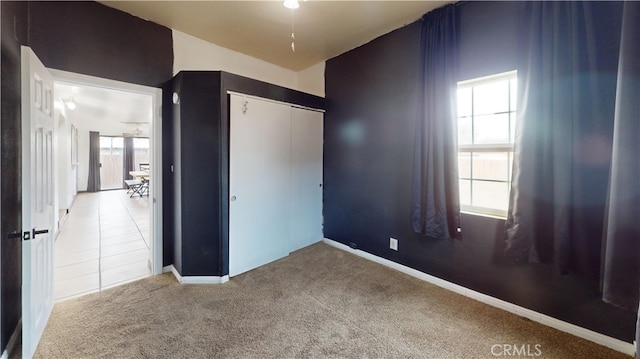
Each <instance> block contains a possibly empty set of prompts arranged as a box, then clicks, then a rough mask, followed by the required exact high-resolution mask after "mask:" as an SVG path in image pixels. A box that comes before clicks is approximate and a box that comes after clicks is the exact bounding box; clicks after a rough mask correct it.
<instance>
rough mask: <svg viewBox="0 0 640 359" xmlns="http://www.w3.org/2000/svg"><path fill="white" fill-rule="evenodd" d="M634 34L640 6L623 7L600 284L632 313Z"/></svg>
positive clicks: (639, 200) (638, 67)
mask: <svg viewBox="0 0 640 359" xmlns="http://www.w3.org/2000/svg"><path fill="white" fill-rule="evenodd" d="M639 29H640V2H627V3H625V4H624V10H623V15H622V31H621V40H620V60H619V67H618V83H617V85H618V86H617V90H616V105H615V118H614V132H613V152H612V157H611V159H612V164H611V179H610V185H609V189H610V190H609V202H608V212H607V218H606V220H607V222H606V224H607V227H606V231H605V235H604V245H603V252H604V253H603V266H602V279H601V280H602V289H603V299H604V301H606V302H608V303H611V304H614V305H617V306H620V307H623V308H626V309H629V310H634V309H637V308H638V301H639V300H640V224H639V220H640V157H639V156H640V30H639ZM639 333H640V331H637V332H636V334H639Z"/></svg>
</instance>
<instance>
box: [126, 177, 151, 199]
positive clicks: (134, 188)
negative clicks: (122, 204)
mask: <svg viewBox="0 0 640 359" xmlns="http://www.w3.org/2000/svg"><path fill="white" fill-rule="evenodd" d="M124 183H126V185H127V189H128V190H127V194H128V195H130V196H129V198H132V197H133V195H135V194H136V193H137V194H139V195H140V197H142V192H141V191H142V189H143V188H142V186H143V183H142V181H141V180H139V179H131V180H124ZM148 188H149V187H148V186H147V189H148ZM147 192H148V190H147Z"/></svg>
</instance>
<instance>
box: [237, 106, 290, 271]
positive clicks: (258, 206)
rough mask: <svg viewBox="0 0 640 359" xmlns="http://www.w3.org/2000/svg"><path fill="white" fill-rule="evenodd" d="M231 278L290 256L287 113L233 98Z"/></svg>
mask: <svg viewBox="0 0 640 359" xmlns="http://www.w3.org/2000/svg"><path fill="white" fill-rule="evenodd" d="M230 115H231V116H230V118H231V120H230V126H231V128H230V161H229V166H230V167H229V196H230V198H229V201H230V202H229V275H230V276H235V275H238V274H241V273H244V272H246V271H248V270H251V269H253V268H256V267H259V266H261V265H264V264H267V263H269V262H271V261H274V260H276V259H279V258H282V257H284V256H286V255H288V254H289V252H290V250H289V222H288V220H287V219H288V218H289V211H290V199H289V169H290V162H291V158H290V153H291V143H290V138H291V109H290V107H289V106H285V105H281V104H276V103H273V102H267V101H261V100H258V99H255V98H243V96H241V95H231V108H230Z"/></svg>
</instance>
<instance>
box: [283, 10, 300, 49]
mask: <svg viewBox="0 0 640 359" xmlns="http://www.w3.org/2000/svg"><path fill="white" fill-rule="evenodd" d="M284 7H286V8H287V9H291V51H293V52H296V35H295V32H294V27H293V24H294V21H293V13H294V12H293V10H295V9H297V8H299V7H300V4H299V3H298V0H284Z"/></svg>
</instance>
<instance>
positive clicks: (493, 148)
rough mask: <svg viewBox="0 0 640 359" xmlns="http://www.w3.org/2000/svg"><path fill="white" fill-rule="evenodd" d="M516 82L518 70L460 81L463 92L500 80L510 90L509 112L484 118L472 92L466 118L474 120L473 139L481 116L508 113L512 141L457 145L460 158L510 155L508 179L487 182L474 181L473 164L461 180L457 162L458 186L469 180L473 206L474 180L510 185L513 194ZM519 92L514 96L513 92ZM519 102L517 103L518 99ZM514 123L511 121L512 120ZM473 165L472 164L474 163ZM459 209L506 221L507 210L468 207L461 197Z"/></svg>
mask: <svg viewBox="0 0 640 359" xmlns="http://www.w3.org/2000/svg"><path fill="white" fill-rule="evenodd" d="M514 79H515V80H516V88H515V89H512V88H511V83H512V82H511V80H514ZM517 79H518V73H517V70H512V71H507V72H503V73H499V74H495V75H490V76H484V77H479V78H474V79H470V80H465V81H459V82H458V84H457V90H461V89H465V88H474V87H477V86H482V85H486V84H490V83H492V82H498V81H505V80H507V81H509V89H508V92H507V96H508V97H509V98H508V101H507V102H508V108H507V111H502V112H496V113H493V114H484V113H483V114H481V115H476V113H475V112H474V93H473V90H472V93H471V113H470V116H464V117H466V118H468V117H470V118H471V124H472V125H471V126H472V127H471V132H472V139H473V130H474V121H475V118H476V117H478V116H487V115H499V114H508V115H509V121H508V126H509V128H508V133H509V140H510V142H508V143H504V142H503V143H494V144H486V143H483V144H462V145H460V144H458V151H457V153H458V158H459V155H460V153H470V154H473V153H476V152H493V153H507V156H508V161H509V164H508V166H509V167H508V172H507V180H487V179H474V176H473V165H472V164H470V169H469V170H470V173H469V177H462V176H461V175H460V172H461V171H460V163H459V162H458V183H460V181H461V180H467V181H470V195H469V196H470V200H471V203H473V182H474V181H482V182H497V183H506V184H507V186H508V192H507V193H509V192H510V191H511V183H512V175H513V169H512V167H513V157H514V141H515V138H514V137H515V136H514V135H513V134H514V128H512V127H513V126H515V125H516V118H517V105H516V108H512V101H511V97H512V95H515V96H517ZM514 90H515V91H516V92H515V93H514V92H513V91H514ZM516 101H517V100H516ZM512 115H513V116H514V117H513V120H512V117H511V116H512ZM461 118H462V117H461V116H460V115H457V116H456V135H457V136H459V131H460V128H459V125H458V124H457V122H458V121H459V120H460V119H461ZM472 163H473V162H472ZM507 201H509V199H507ZM507 207H508V203H507ZM460 210H461V211H462V212H464V213H469V214H474V215H485V216H491V217H497V218H502V219H504V218H506V217H507V210H501V209H497V208H488V207H481V206H474V205H473V204H471V205H469V204H463V203H462V198H460Z"/></svg>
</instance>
